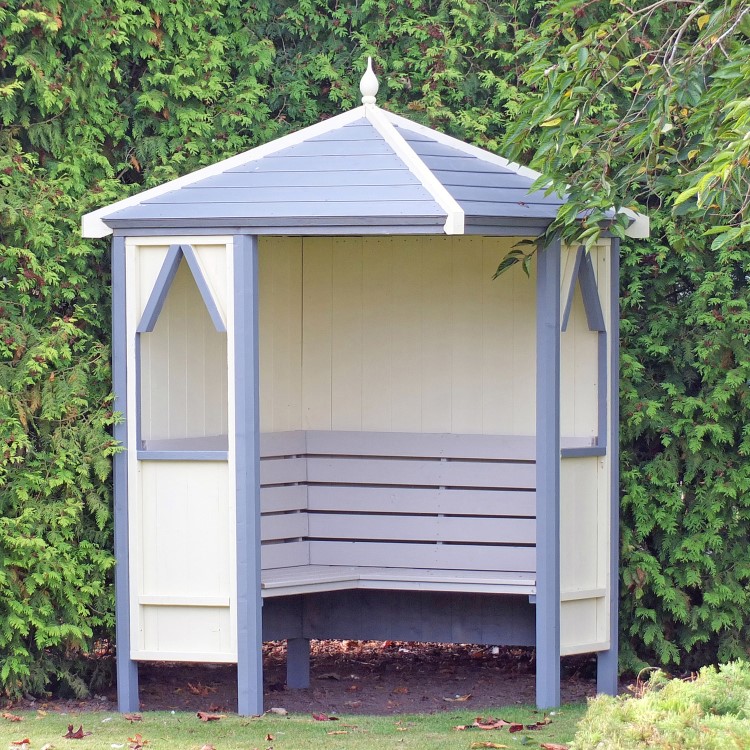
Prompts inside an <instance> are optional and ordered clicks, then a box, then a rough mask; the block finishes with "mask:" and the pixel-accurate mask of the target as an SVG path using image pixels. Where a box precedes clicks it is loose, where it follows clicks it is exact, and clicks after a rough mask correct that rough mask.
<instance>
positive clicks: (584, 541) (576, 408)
mask: <svg viewBox="0 0 750 750" xmlns="http://www.w3.org/2000/svg"><path fill="white" fill-rule="evenodd" d="M575 252H576V249H575V248H567V249H566V253H564V256H563V260H564V261H565V259H566V258H565V255H566V254H567V257H568V258H569V259H571V260H570V262H571V263H572V259H573V258H575ZM591 259H592V261H593V266H594V272H595V274H596V278H597V287H598V290H599V299H600V302H601V308H602V312H603V314H604V321H605V327H606V331H607V343H608V349H611V345H612V336H613V335H617V331H613V330H612V320H611V299H612V298H611V295H612V293H613V292H612V290H611V289H610V282H609V279H610V270H609V269H610V263H611V257H610V243H609V240H605V241H603V242H602V243H601V244H599V245H597V246H595V247H594V248H593V249H592V251H591ZM568 289H569V279H568V280H567V282H566V279H565V274H563V285H562V293H563V296H565V295H567V291H568ZM614 293H616V290H615V292H614ZM563 304H564V302H563ZM597 336H598V333H597V332H595V331H589V330H588V327H587V324H586V315H585V311H584V308H583V303H582V298H581V293H580V289H577V290H576V294H575V298H574V302H573V307H572V309H571V313H570V319H569V322H568V327H567V330H566V331H565V332H564V333H563V334H562V336H561V359H562V370H561V407H562V425H561V427H562V433H563V435H576V436H579V437H594V436H596V434H597V423H598V407H597V388H598V371H597V357H598V354H597ZM616 375H617V374H616V373H615V374H614V376H615V377H616ZM612 377H613V373H612V372H608V374H607V381H608V382H607V384H606V392H607V393H609V390H610V384H611V382H612ZM609 411H610V414H608V419H609V418H611V410H609ZM607 429H608V430H609V425H608V428H607ZM599 437H600V439H603V441H604V442H606V438H607V436H605V435H602V436H599ZM609 450H611V448H608V453H607V455H603V456H586V457H579V458H565V459H563V461H562V466H561V478H560V482H561V488H560V496H561V497H560V503H561V512H560V519H561V521H560V536H561V566H560V568H561V569H560V583H561V596H562V604H561V652H562V653H563V654H576V653H587V652H591V651H600V650H605V649H607V648H608V647H609V643H610V628H609V622H610V614H609V603H610V597H611V595H612V591H611V582H610V569H609V565H610V563H609V554H610V545H611V535H610V531H609V530H610V523H611V508H610V497H611V487H610V478H609V477H610V466H611V459H610V454H609Z"/></svg>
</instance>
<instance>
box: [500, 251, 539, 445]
mask: <svg viewBox="0 0 750 750" xmlns="http://www.w3.org/2000/svg"><path fill="white" fill-rule="evenodd" d="M504 242H507V243H508V245H509V247H508V249H510V248H511V247H512V246H513V245H515V244H516V243H517V242H518V239H517V238H513V239H510V240H504ZM508 273H509V274H510V278H511V279H513V314H512V318H511V319H512V321H513V339H512V341H513V345H512V352H513V376H512V379H511V380H510V383H509V385H510V389H511V393H512V394H513V396H512V398H513V412H512V416H513V422H512V424H511V425H510V429H509V430H508V432H507V433H506V434H510V435H535V434H536V263H532V264H531V268H529V274H530V276H526V274H525V273H524V272H523V269H521V268H519V267H518V265H516V266H514V267H513V268H512V269H510V271H508ZM494 345H495V346H498V345H505V342H504V341H502V342H501V341H496V342H494ZM497 387H501V388H502V387H503V384H502V383H499V384H498V385H497ZM502 432H505V431H504V430H503V431H502Z"/></svg>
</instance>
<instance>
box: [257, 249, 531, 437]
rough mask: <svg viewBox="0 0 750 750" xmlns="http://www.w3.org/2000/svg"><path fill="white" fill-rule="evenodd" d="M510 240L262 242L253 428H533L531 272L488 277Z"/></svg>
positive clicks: (517, 270)
mask: <svg viewBox="0 0 750 750" xmlns="http://www.w3.org/2000/svg"><path fill="white" fill-rule="evenodd" d="M516 242H517V238H497V239H495V238H480V237H457V238H452V237H413V238H404V237H373V238H361V237H360V238H354V237H352V238H326V237H321V238H304V239H295V238H272V237H269V238H262V239H261V242H260V267H261V282H262V283H261V298H260V319H261V404H262V407H261V430H262V431H263V432H277V431H283V430H291V429H311V430H330V429H333V430H364V431H385V432H388V431H394V432H458V433H472V434H519V435H533V434H534V430H535V408H534V378H533V373H534V367H535V357H536V353H535V349H534V340H535V333H534V331H535V328H534V326H535V308H534V294H535V289H534V279H533V277H532V278H531V279H529V278H528V277H526V276H525V274H524V273H523V271H522V270H521V269H520V268H519V267H515V268H513V269H511V270H510V271H508V272H507V273H506V274H504V275H503V276H502V277H500V278H499V279H497V280H495V281H493V280H492V275H493V273H494V271H495V269H496V268H497V266H498V264H499V262H500V261H501V260H502V259H503V257H504V256H505V254H506V253H507V252H508V251H509V250H510V249H511V248H512V247H513V245H514V244H515V243H516ZM269 284H270V285H269ZM295 298H297V299H300V298H301V300H302V303H301V306H300V305H295V304H294V300H295ZM282 300H283V302H281V301H282ZM297 331H298V332H299V333H298V332H297ZM279 361H281V362H283V363H284V365H285V367H284V373H283V376H282V377H278V373H279V368H278V367H277V365H276V363H277V362H279ZM280 405H284V408H285V409H286V410H285V411H282V412H280V411H279V408H280ZM286 405H292V406H291V407H289V408H287V407H286ZM295 419H297V421H296V422H295Z"/></svg>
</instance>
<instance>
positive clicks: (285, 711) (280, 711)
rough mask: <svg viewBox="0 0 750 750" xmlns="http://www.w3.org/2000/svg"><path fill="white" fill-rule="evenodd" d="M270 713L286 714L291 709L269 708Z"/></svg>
mask: <svg viewBox="0 0 750 750" xmlns="http://www.w3.org/2000/svg"><path fill="white" fill-rule="evenodd" d="M268 713H269V714H276V715H277V716H286V715H287V714H288V713H289V711H287V710H286V709H285V708H269V709H268Z"/></svg>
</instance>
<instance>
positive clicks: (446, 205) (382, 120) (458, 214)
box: [365, 104, 465, 234]
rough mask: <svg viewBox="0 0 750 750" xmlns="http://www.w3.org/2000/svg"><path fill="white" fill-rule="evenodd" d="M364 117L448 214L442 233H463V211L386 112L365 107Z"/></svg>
mask: <svg viewBox="0 0 750 750" xmlns="http://www.w3.org/2000/svg"><path fill="white" fill-rule="evenodd" d="M365 116H366V117H367V119H368V120H369V121H370V124H371V125H372V126H373V127H374V128H375V129H376V130H377V131H378V133H380V135H381V136H382V137H383V139H384V140H385V142H386V143H387V144H388V145H389V146H390V147H391V148H392V149H393V150H394V151H395V152H396V156H398V157H399V158H400V159H401V160H402V161H403V162H404V164H406V166H407V167H408V168H409V171H410V172H411V173H412V174H413V175H414V176H415V177H416V178H417V179H418V180H419V181H420V183H421V184H422V187H423V188H424V189H425V190H426V191H427V192H428V193H429V194H430V195H431V196H432V198H433V199H434V200H435V202H436V203H437V204H438V205H439V206H440V207H441V208H442V209H443V210H444V211H445V212H446V214H447V215H448V216H447V218H446V220H445V224H444V226H443V231H444V232H445V233H446V234H463V233H464V218H465V214H464V210H463V209H462V208H461V206H460V205H459V204H458V202H457V201H456V199H455V198H454V197H453V196H452V195H451V194H450V193H449V192H448V190H447V188H446V187H445V186H444V185H443V183H442V182H440V180H438V178H437V177H435V175H434V174H433V173H432V171H431V170H430V168H429V167H428V166H427V165H426V164H425V163H424V162H423V161H422V159H421V158H420V157H419V156H418V155H417V154H416V153H415V151H414V149H413V148H412V147H411V146H410V145H409V144H408V143H407V142H406V140H405V139H404V137H403V136H402V135H401V133H399V132H398V131H397V130H396V128H395V127H394V126H393V123H392V122H391V121H390V119H389V118H390V117H391V115H390V113H388V112H386V111H385V110H382V109H380V107H377V106H375V105H372V104H371V105H369V106H368V107H366V109H365Z"/></svg>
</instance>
